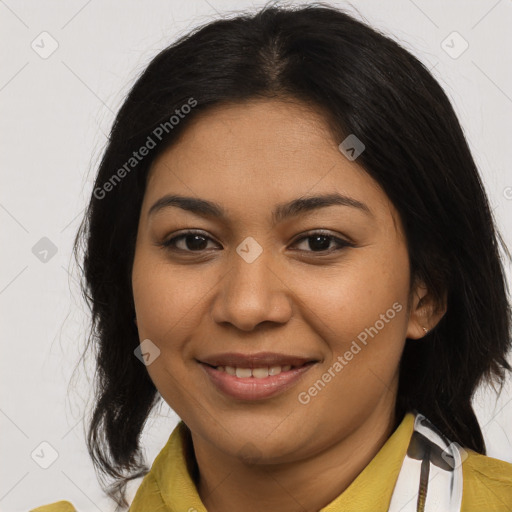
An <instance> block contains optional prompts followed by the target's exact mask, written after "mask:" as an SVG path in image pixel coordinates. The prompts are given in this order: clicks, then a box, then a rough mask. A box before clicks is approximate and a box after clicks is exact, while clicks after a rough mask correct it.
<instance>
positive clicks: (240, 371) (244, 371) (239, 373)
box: [236, 368, 252, 379]
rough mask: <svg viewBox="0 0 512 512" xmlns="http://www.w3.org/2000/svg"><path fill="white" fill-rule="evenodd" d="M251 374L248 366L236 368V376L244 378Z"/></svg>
mask: <svg viewBox="0 0 512 512" xmlns="http://www.w3.org/2000/svg"><path fill="white" fill-rule="evenodd" d="M251 375H252V371H251V369H250V368H237V369H236V376H237V377H240V378H242V379H246V378H247V377H250V376H251Z"/></svg>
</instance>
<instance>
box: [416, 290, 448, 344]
mask: <svg viewBox="0 0 512 512" xmlns="http://www.w3.org/2000/svg"><path fill="white" fill-rule="evenodd" d="M446 299H447V294H446V291H445V293H444V296H443V299H442V304H439V303H438V301H436V300H435V298H434V297H433V296H432V293H431V292H429V290H428V288H427V287H426V285H425V283H424V282H423V281H420V282H418V283H417V284H416V285H415V287H414V289H413V291H412V294H411V305H410V311H409V323H408V325H407V334H406V337H407V338H411V339H414V340H417V339H420V338H423V337H424V336H426V335H427V334H428V332H429V331H431V330H432V329H433V328H434V327H435V326H436V325H437V324H438V323H439V321H440V320H441V318H443V316H444V314H445V313H446V308H447V300H446Z"/></svg>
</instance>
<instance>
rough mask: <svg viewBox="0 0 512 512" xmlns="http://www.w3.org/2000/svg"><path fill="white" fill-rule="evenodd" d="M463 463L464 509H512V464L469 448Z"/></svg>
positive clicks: (469, 511) (495, 511)
mask: <svg viewBox="0 0 512 512" xmlns="http://www.w3.org/2000/svg"><path fill="white" fill-rule="evenodd" d="M467 454H468V456H467V458H466V460H465V461H464V462H463V463H462V472H463V476H464V492H463V498H462V509H461V510H462V512H473V511H474V512H476V511H480V510H485V511H487V512H502V511H503V512H505V511H509V510H511V509H512V464H510V463H509V462H505V461H503V460H499V459H494V458H492V457H487V456H485V455H481V454H479V453H476V452H474V451H472V450H468V451H467Z"/></svg>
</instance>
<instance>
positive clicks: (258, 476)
mask: <svg viewBox="0 0 512 512" xmlns="http://www.w3.org/2000/svg"><path fill="white" fill-rule="evenodd" d="M381 405H382V406H381V407H377V408H375V409H374V411H372V414H371V415H369V416H368V417H366V418H365V420H364V422H363V423H362V424H360V425H359V426H358V428H357V429H356V430H354V431H353V432H352V433H351V434H350V435H348V436H347V437H345V438H343V439H342V440H341V441H339V442H337V443H336V444H334V445H333V446H330V447H329V448H328V449H326V450H324V451H322V452H321V453H318V454H316V455H314V456H312V457H309V458H307V459H305V460H300V461H293V462H290V463H285V464H268V465H264V464H247V463H245V462H243V461H240V460H239V459H238V458H236V457H232V456H229V455H226V454H225V453H223V452H221V451H220V450H218V449H216V448H215V447H213V446H211V445H209V444H206V442H205V441H204V439H201V438H199V437H196V436H194V434H192V442H193V449H194V453H195V459H196V461H197V469H198V472H197V481H196V485H197V487H198V492H199V496H200V497H201V500H202V502H203V503H204V505H205V507H206V508H207V510H208V512H231V511H233V510H243V511H244V512H259V511H261V510H279V511H280V512H296V511H297V510H298V509H300V510H303V511H304V512H306V511H308V512H310V511H311V512H313V511H314V512H317V511H318V510H320V509H322V508H323V507H325V506H326V505H328V504H329V503H330V502H331V501H333V500H334V499H335V498H337V497H338V496H339V495H340V494H341V493H343V491H344V490H345V489H346V488H347V487H348V486H349V485H350V484H351V483H352V482H353V480H355V478H356V477H357V476H358V475H359V474H360V473H361V471H362V470H363V469H364V468H365V467H366V466H367V465H368V463H369V462H370V461H371V460H372V459H373V457H374V456H375V455H376V454H377V452H378V451H379V450H380V448H381V447H382V446H383V445H384V443H385V442H386V441H387V439H388V438H389V437H390V435H391V434H392V433H393V431H394V430H395V428H396V426H397V421H399V419H398V418H395V414H394V408H393V407H391V408H390V407H389V404H386V406H384V404H381Z"/></svg>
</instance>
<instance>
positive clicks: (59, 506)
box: [29, 501, 77, 512]
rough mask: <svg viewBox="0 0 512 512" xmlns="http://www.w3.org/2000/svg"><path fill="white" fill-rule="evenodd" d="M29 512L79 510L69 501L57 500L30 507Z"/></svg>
mask: <svg viewBox="0 0 512 512" xmlns="http://www.w3.org/2000/svg"><path fill="white" fill-rule="evenodd" d="M29 512H77V510H76V508H75V507H73V505H72V504H71V503H70V502H69V501H56V502H55V503H50V504H49V505H43V506H41V507H37V508H33V509H30V511H29Z"/></svg>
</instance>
